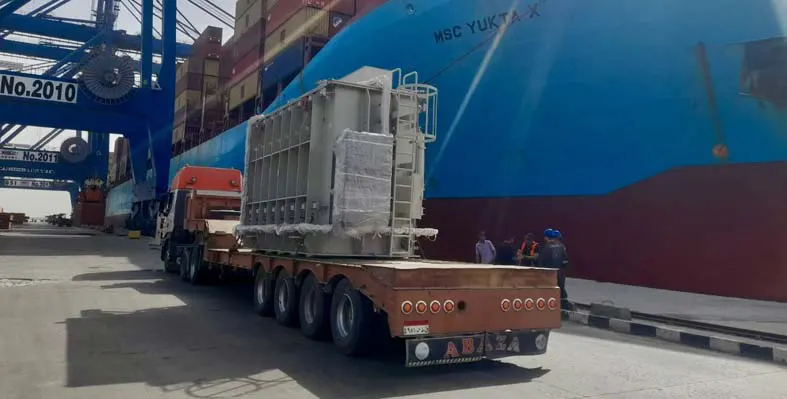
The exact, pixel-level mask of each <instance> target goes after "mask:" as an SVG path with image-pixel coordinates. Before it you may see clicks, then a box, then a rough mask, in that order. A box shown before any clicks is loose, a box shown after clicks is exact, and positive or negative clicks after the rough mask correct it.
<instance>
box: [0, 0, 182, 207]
mask: <svg viewBox="0 0 787 399" xmlns="http://www.w3.org/2000/svg"><path fill="white" fill-rule="evenodd" d="M69 1H70V0H48V1H46V2H45V3H44V4H43V5H41V6H39V7H37V8H35V9H34V10H32V11H30V12H28V13H26V14H21V13H18V12H17V11H19V10H20V9H21V8H22V7H24V6H25V5H27V4H28V3H29V2H30V0H0V53H7V54H16V55H20V56H25V57H35V58H40V59H45V60H53V61H56V62H55V63H54V64H53V65H50V66H48V68H47V69H46V70H45V71H43V73H39V74H35V73H28V72H26V71H17V72H12V71H8V70H6V71H0V72H2V74H3V75H5V76H6V77H13V78H14V79H16V81H20V80H24V79H28V80H27V81H32V80H29V79H39V80H40V81H49V82H53V83H54V84H56V85H58V84H70V85H74V84H77V83H78V77H79V74H80V72H82V68H83V67H84V65H83V62H82V60H84V59H85V58H86V57H89V55H90V54H91V52H93V51H95V49H99V48H101V49H104V48H111V49H113V50H112V52H113V54H115V51H126V52H137V53H138V55H139V61H138V62H135V63H134V65H135V69H136V71H137V72H138V74H139V77H138V82H139V83H138V84H137V85H135V87H134V89H133V90H132V91H131V93H130V94H129V95H128V98H127V99H126V100H125V101H123V102H119V103H106V102H100V101H96V100H95V99H94V98H91V97H90V96H88V95H84V94H85V93H83V91H82V90H80V91H79V93H78V95H77V96H75V101H74V102H63V101H45V100H42V99H34V98H20V97H18V96H17V97H10V96H7V95H0V122H2V124H4V125H2V127H0V151H2V150H3V148H5V149H8V148H9V147H8V146H9V144H11V141H12V140H13V139H14V138H15V137H16V136H17V135H18V134H19V133H21V132H22V131H23V129H24V127H26V126H40V127H48V128H51V129H52V130H51V131H50V133H49V134H47V135H46V136H45V137H44V138H43V139H42V140H41V141H40V142H39V143H36V144H35V145H34V146H33V148H30V149H28V150H30V151H32V150H40V149H41V148H42V147H43V146H44V145H46V143H47V142H48V141H51V140H52V139H54V138H55V137H57V135H58V134H59V133H60V132H62V131H63V130H64V129H73V130H77V131H86V132H88V144H89V147H90V155H89V156H88V157H87V158H86V159H85V160H84V161H82V162H79V163H74V164H67V163H64V162H59V163H56V164H51V163H49V164H47V163H39V162H35V161H29V160H25V161H22V160H7V159H6V158H2V157H0V175H2V176H6V177H18V178H36V179H42V178H43V179H60V180H72V181H76V182H81V181H83V180H84V179H87V178H91V177H99V178H101V179H102V180H105V179H106V175H107V159H108V154H107V148H108V147H109V143H108V134H109V133H117V134H122V135H123V136H124V137H126V138H128V139H129V143H130V154H129V156H130V160H131V163H132V170H133V171H132V175H133V177H134V180H135V190H134V194H135V202H137V201H151V200H154V199H155V198H156V196H157V195H159V194H162V193H164V192H166V189H167V177H168V175H169V161H170V146H171V141H172V140H171V136H172V123H173V117H174V109H173V99H174V91H175V61H176V58H181V57H185V56H187V55H188V54H189V52H190V50H191V46H190V45H187V44H181V43H177V42H176V31H177V29H178V28H179V26H178V20H177V16H178V13H179V12H178V9H177V5H176V3H177V2H176V1H163V2H162V1H160V0H159V1H158V3H157V4H156V3H154V0H141V4H140V6H141V10H140V11H141V12H140V15H141V18H140V22H141V33H140V34H139V35H129V34H127V33H126V32H125V31H118V30H115V19H116V17H117V11H118V10H119V8H120V4H121V3H120V2H119V1H118V0H98V2H97V7H96V10H94V12H95V20H92V21H91V20H79V19H67V18H58V17H54V16H52V15H51V14H50V13H51V12H52V11H53V10H55V9H57V8H58V7H61V6H63V5H65V4H67V3H68V2H69ZM156 11H160V12H159V13H158V14H160V17H161V34H160V35H161V39H156V38H154V32H158V30H156V29H155V28H154V14H156ZM158 14H156V15H158ZM188 25H191V23H190V22H189V23H188ZM188 25H183V24H182V25H181V26H180V29H181V30H182V31H183V30H184V29H185V28H184V26H186V27H188ZM188 28H189V29H190V30H191V31H193V30H196V28H194V27H193V25H191V26H190V27H188ZM11 34H30V35H37V36H45V37H47V38H55V39H59V40H60V42H59V43H54V42H50V41H41V42H39V43H38V44H32V43H26V42H23V41H17V40H13V39H9V38H8V36H9V35H11ZM63 41H66V42H63ZM154 54H160V56H161V64H160V65H156V64H154V63H153V58H154ZM0 89H2V88H0ZM28 97H29V91H28ZM12 151H13V150H12ZM149 156H150V159H151V161H152V162H150V163H151V164H150V165H149V164H148V159H149ZM2 159H6V160H2ZM149 169H150V171H149ZM151 172H152V173H151Z"/></svg>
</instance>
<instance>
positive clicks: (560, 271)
mask: <svg viewBox="0 0 787 399" xmlns="http://www.w3.org/2000/svg"><path fill="white" fill-rule="evenodd" d="M560 238H561V234H560V231H558V230H553V229H546V230H544V241H545V244H544V246H543V247H542V248H541V251H539V252H538V257H537V258H536V265H537V266H539V267H544V268H548V269H557V285H558V287H560V306H561V307H562V308H563V309H571V308H573V306H572V305H571V303H570V302H569V301H568V292H566V268H567V267H568V253H567V252H566V246H565V245H563V242H561V240H560Z"/></svg>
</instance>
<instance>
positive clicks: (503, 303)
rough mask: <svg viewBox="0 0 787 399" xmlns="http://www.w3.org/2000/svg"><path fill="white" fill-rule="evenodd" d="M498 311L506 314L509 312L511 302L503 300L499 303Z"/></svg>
mask: <svg viewBox="0 0 787 399" xmlns="http://www.w3.org/2000/svg"><path fill="white" fill-rule="evenodd" d="M500 309H502V310H503V311H504V312H508V311H509V310H511V300H509V299H503V300H502V301H501V302H500Z"/></svg>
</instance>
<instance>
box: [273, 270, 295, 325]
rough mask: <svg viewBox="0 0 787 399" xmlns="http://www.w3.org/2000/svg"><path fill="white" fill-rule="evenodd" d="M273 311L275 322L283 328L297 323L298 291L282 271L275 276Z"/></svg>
mask: <svg viewBox="0 0 787 399" xmlns="http://www.w3.org/2000/svg"><path fill="white" fill-rule="evenodd" d="M273 311H274V312H275V313H276V321H278V322H279V324H281V325H283V326H288V327H289V326H293V325H295V323H296V322H297V321H298V290H297V288H296V287H295V281H294V280H293V279H292V278H290V276H288V275H287V272H286V271H284V270H282V271H280V272H279V274H278V275H277V276H276V289H275V290H274V291H273Z"/></svg>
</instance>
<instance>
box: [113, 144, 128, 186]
mask: <svg viewBox="0 0 787 399" xmlns="http://www.w3.org/2000/svg"><path fill="white" fill-rule="evenodd" d="M128 151H129V144H128V139H126V138H124V137H119V138H118V139H117V140H115V146H114V151H113V152H114V153H115V168H114V169H110V173H111V174H112V179H111V180H112V181H113V184H114V185H115V186H117V185H119V184H121V183H123V182H125V181H127V180H129V179H130V178H131V162H130V161H129V158H128Z"/></svg>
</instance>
